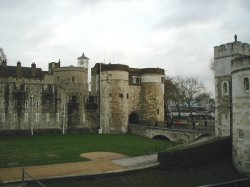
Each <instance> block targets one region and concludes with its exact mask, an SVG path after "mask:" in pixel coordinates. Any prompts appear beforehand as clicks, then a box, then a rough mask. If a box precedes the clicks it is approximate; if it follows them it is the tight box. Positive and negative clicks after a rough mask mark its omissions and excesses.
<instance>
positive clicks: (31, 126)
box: [30, 94, 34, 136]
mask: <svg viewBox="0 0 250 187" xmlns="http://www.w3.org/2000/svg"><path fill="white" fill-rule="evenodd" d="M30 98H31V124H30V130H31V135H32V136H33V99H34V96H33V94H32V95H31V96H30Z"/></svg>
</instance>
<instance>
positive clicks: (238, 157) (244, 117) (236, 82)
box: [232, 56, 250, 176]
mask: <svg viewBox="0 0 250 187" xmlns="http://www.w3.org/2000/svg"><path fill="white" fill-rule="evenodd" d="M246 79H247V80H248V82H246V81H244V80H246ZM249 80H250V56H244V57H239V58H236V59H234V60H233V61H232V87H233V89H232V101H233V160H234V165H235V167H236V168H237V169H238V171H240V172H241V173H243V174H246V175H248V176H250V117H249V116H250V88H249ZM246 84H248V85H246Z"/></svg>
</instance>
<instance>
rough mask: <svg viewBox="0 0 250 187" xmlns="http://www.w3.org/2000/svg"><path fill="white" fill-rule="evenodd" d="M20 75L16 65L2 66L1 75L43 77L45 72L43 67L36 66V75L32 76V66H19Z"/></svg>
mask: <svg viewBox="0 0 250 187" xmlns="http://www.w3.org/2000/svg"><path fill="white" fill-rule="evenodd" d="M19 68H20V76H18V74H17V67H16V66H0V77H25V78H38V79H42V78H43V77H44V74H45V72H43V71H42V69H41V68H36V76H35V77H32V75H31V68H29V67H19Z"/></svg>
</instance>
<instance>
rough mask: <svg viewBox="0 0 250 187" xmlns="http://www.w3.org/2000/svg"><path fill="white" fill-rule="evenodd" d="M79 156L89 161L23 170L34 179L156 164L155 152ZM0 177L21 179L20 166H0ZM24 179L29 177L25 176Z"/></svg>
mask: <svg viewBox="0 0 250 187" xmlns="http://www.w3.org/2000/svg"><path fill="white" fill-rule="evenodd" d="M81 156H82V157H85V158H88V159H90V160H91V161H84V162H74V163H64V164H51V165H41V166H28V167H25V171H26V172H28V173H29V174H30V175H32V176H33V177H34V178H36V179H49V178H64V177H76V176H88V175H98V174H105V173H118V172H124V171H130V170H136V169H143V168H148V167H152V166H156V165H158V161H157V154H154V155H145V156H137V157H127V156H126V155H122V154H117V153H106V152H101V153H98V152H97V153H96V152H95V153H85V154H81ZM0 178H1V180H2V181H3V183H8V182H18V181H21V180H22V167H14V168H0ZM25 179H28V180H30V179H31V178H29V177H27V176H26V177H25Z"/></svg>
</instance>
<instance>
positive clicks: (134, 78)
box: [132, 76, 137, 84]
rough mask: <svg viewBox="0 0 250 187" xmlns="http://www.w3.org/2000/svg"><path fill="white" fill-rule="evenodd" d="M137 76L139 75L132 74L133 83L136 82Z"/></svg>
mask: <svg viewBox="0 0 250 187" xmlns="http://www.w3.org/2000/svg"><path fill="white" fill-rule="evenodd" d="M136 78H137V76H132V83H133V84H136Z"/></svg>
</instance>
